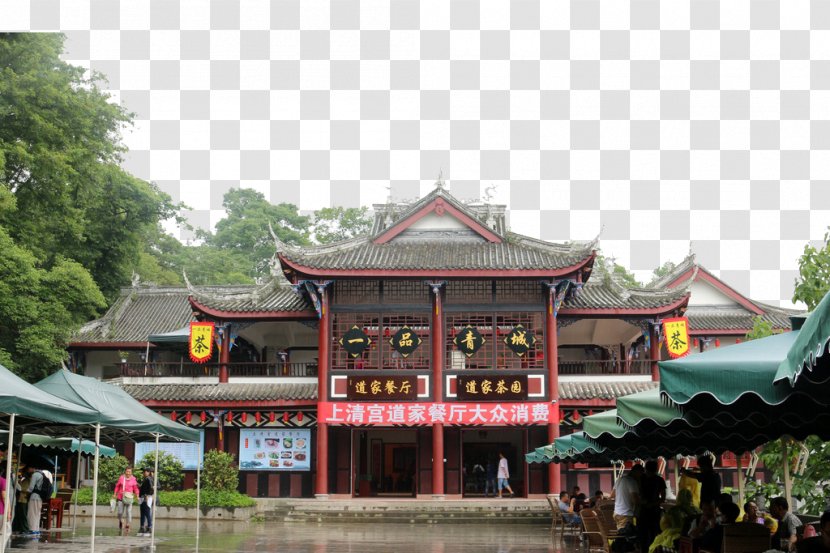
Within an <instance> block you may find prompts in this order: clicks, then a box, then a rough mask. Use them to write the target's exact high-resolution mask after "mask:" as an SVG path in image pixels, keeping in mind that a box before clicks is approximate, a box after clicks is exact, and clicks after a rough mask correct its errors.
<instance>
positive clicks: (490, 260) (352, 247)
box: [280, 233, 594, 271]
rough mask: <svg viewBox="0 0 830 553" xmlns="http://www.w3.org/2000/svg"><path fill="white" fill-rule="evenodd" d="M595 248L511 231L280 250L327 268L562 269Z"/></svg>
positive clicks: (287, 256) (288, 257)
mask: <svg viewBox="0 0 830 553" xmlns="http://www.w3.org/2000/svg"><path fill="white" fill-rule="evenodd" d="M593 248H594V244H593V243H589V244H571V245H562V244H551V243H548V242H544V241H541V240H535V239H533V238H527V237H524V236H520V235H518V234H513V233H507V240H505V241H503V242H500V243H492V242H483V241H482V242H478V241H469V240H447V239H444V240H438V241H432V240H424V241H415V240H413V241H407V242H394V241H393V242H389V243H385V244H375V243H373V242H372V241H371V239H370V238H362V239H356V240H353V241H351V242H341V243H339V244H337V245H334V246H316V247H309V248H304V249H302V250H300V249H293V248H288V247H285V248H283V250H282V251H281V252H280V254H281V257H282V258H283V259H285V260H287V261H290V262H292V263H296V264H298V265H301V266H303V267H309V268H312V269H322V270H325V269H333V270H343V269H346V270H361V269H363V270H401V269H403V270H435V271H452V270H464V269H467V270H475V269H479V270H547V269H549V270H557V269H563V268H565V267H570V266H572V265H576V264H578V263H579V262H581V261H584V260H585V259H586V258H587V257H588V256H590V255H591V250H592V249H593Z"/></svg>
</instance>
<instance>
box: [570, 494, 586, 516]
mask: <svg viewBox="0 0 830 553" xmlns="http://www.w3.org/2000/svg"><path fill="white" fill-rule="evenodd" d="M571 501H573V506H574V512H575V513H578V512H579V511H581V510H582V509H584V508H585V507H587V506H588V498H587V497H585V494H584V493H579V494H577V495H576V497H575V498H573V499H572V500H571Z"/></svg>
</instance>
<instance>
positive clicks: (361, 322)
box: [330, 313, 382, 370]
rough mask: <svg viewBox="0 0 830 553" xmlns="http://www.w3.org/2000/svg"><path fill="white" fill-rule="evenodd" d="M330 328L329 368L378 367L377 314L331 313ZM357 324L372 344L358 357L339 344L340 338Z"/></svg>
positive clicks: (379, 346) (380, 346)
mask: <svg viewBox="0 0 830 553" xmlns="http://www.w3.org/2000/svg"><path fill="white" fill-rule="evenodd" d="M332 318H333V321H332V329H331V346H330V349H331V368H332V369H335V370H336V369H378V368H380V363H379V360H380V348H382V344H381V343H380V340H378V316H377V314H375V313H332ZM355 325H357V327H358V328H360V329H362V330H363V332H365V333H366V334H367V335H368V336H369V338H371V340H372V344H371V345H370V346H369V348H368V349H366V350H365V351H364V352H363V354H362V355H360V356H359V357H352V356H351V355H350V354H349V352H348V351H346V349H345V348H344V347H343V346H342V345H340V339H341V338H343V336H344V335H345V334H346V333H347V332H348V331H349V330H350V329H351V328H352V326H355Z"/></svg>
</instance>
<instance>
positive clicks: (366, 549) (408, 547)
mask: <svg viewBox="0 0 830 553" xmlns="http://www.w3.org/2000/svg"><path fill="white" fill-rule="evenodd" d="M193 530H194V529H193V523H192V522H187V521H170V522H160V524H159V528H158V529H157V534H156V548H155V551H156V552H157V553H167V552H177V553H178V552H196V551H199V552H204V553H208V552H211V553H212V552H223V553H224V552H233V551H238V552H245V551H279V552H292V553H294V552H296V553H324V552H335V551H337V552H354V553H381V552H383V553H386V552H389V551H398V552H410V551H419V552H420V551H423V552H429V553H473V552H475V553H508V552H509V553H537V552H538V553H541V552H544V553H575V552H577V551H579V550H580V549H579V546H578V540H577V539H576V538H574V537H572V536H566V537H565V538H564V541H562V540H561V539H559V538H557V539H556V540H553V539H551V534H550V526H547V525H486V526H485V525H478V524H473V525H466V524H465V525H458V524H446V525H423V524H413V525H410V524H322V525H321V524H285V523H239V522H209V523H204V524H203V525H202V532H201V534H200V536H199V540H198V541H197V539H196V536H195V533H194V531H193ZM11 550H12V551H19V550H26V551H55V552H57V551H61V552H65V553H81V552H86V551H89V528H88V527H83V528H79V529H78V532H77V533H76V534H75V536H73V535H72V532H71V530H69V531H66V530H64V531H62V532H56V533H52V534H50V535H48V536H46V535H44V537H42V538H41V539H39V540H36V539H30V538H15V539H13V541H12V547H11ZM95 550H96V551H99V552H102V553H104V552H106V553H127V552H133V553H136V552H148V553H149V552H150V551H152V549H151V547H150V540H149V538H139V537H136V536H134V535H133V536H118V535H117V530H115V529H112V528H108V527H105V528H103V529H101V530H100V533H99V535H98V536H97V537H96V540H95Z"/></svg>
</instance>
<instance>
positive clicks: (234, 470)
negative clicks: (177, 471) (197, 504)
mask: <svg viewBox="0 0 830 553" xmlns="http://www.w3.org/2000/svg"><path fill="white" fill-rule="evenodd" d="M202 479H203V480H202V488H203V489H205V490H215V491H219V492H232V491H236V488H237V487H238V486H239V468H238V467H237V465H236V459H234V457H233V455H231V454H230V453H225V452H224V451H217V450H215V449H211V450H210V451H208V452H207V453H205V461H204V469H203V470H202Z"/></svg>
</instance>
